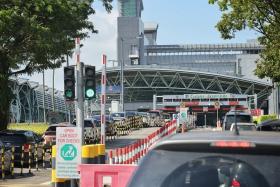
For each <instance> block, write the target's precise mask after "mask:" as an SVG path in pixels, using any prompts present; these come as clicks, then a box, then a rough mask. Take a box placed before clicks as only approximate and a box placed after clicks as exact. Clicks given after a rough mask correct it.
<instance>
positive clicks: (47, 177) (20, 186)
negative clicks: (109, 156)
mask: <svg viewBox="0 0 280 187" xmlns="http://www.w3.org/2000/svg"><path fill="white" fill-rule="evenodd" d="M157 129H158V127H152V128H144V129H140V130H137V131H133V132H131V134H130V135H128V136H120V137H118V138H117V139H116V140H108V141H107V142H106V150H110V149H115V148H118V147H124V146H126V145H129V144H132V143H133V142H134V141H136V140H138V139H141V138H145V137H147V136H148V135H149V134H151V133H152V132H154V131H155V130H157ZM19 173H20V169H18V168H16V169H15V178H14V179H10V178H8V177H7V179H6V180H4V181H3V180H1V179H0V187H36V186H38V187H40V186H42V187H49V186H51V182H50V181H51V169H50V168H48V169H39V171H36V169H32V174H28V169H27V168H25V169H24V172H23V173H24V174H23V176H20V175H19Z"/></svg>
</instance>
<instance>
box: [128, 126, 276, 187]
mask: <svg viewBox="0 0 280 187" xmlns="http://www.w3.org/2000/svg"><path fill="white" fill-rule="evenodd" d="M279 150H280V136H279V134H278V133H275V132H258V131H241V132H240V133H239V135H236V134H235V133H233V132H231V131H220V132H216V131H211V132H210V131H194V132H189V133H183V134H176V135H173V136H169V137H167V138H165V139H163V140H161V141H160V142H159V143H157V144H155V145H154V146H153V147H152V148H151V149H150V150H149V152H148V153H147V155H146V156H145V157H143V158H142V160H140V163H139V165H138V167H137V169H136V170H135V171H134V173H133V174H132V176H131V178H130V181H129V182H128V184H127V186H128V187H146V186H153V187H173V186H185V187H206V186H207V187H279V186H280V185H279V171H280V151H279Z"/></svg>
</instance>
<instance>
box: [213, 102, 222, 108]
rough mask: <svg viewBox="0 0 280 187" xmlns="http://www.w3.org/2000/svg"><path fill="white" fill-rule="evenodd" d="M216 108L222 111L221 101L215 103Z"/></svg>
mask: <svg viewBox="0 0 280 187" xmlns="http://www.w3.org/2000/svg"><path fill="white" fill-rule="evenodd" d="M214 107H215V108H216V109H220V107H221V104H220V102H219V101H216V102H215V103H214Z"/></svg>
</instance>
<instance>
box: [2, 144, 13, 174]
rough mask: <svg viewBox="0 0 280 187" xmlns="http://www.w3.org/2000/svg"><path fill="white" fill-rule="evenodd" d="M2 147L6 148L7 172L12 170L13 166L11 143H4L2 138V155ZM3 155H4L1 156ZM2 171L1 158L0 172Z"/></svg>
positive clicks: (5, 163)
mask: <svg viewBox="0 0 280 187" xmlns="http://www.w3.org/2000/svg"><path fill="white" fill-rule="evenodd" d="M1 149H4V166H5V172H10V168H11V160H12V152H11V145H10V144H9V143H7V144H4V143H3V142H2V141H1V140H0V155H1V154H2V151H1ZM1 157H2V156H1ZM1 172H2V161H1V160H0V173H1Z"/></svg>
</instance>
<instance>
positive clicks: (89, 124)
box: [84, 120, 93, 127]
mask: <svg viewBox="0 0 280 187" xmlns="http://www.w3.org/2000/svg"><path fill="white" fill-rule="evenodd" d="M84 127H93V123H92V122H91V121H89V120H85V121H84Z"/></svg>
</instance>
